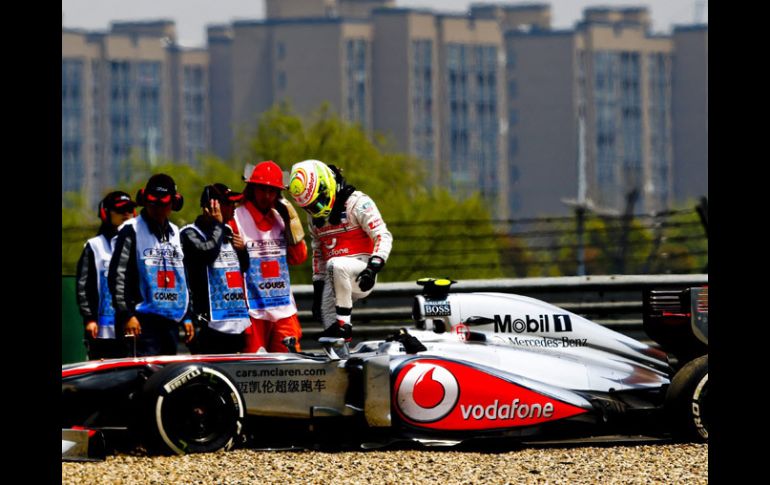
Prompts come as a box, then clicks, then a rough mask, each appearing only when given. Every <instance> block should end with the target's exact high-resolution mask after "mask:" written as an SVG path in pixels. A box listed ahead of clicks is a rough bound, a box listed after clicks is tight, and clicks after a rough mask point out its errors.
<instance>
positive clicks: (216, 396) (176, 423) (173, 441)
mask: <svg viewBox="0 0 770 485" xmlns="http://www.w3.org/2000/svg"><path fill="white" fill-rule="evenodd" d="M244 414H245V406H244V404H243V397H242V396H241V393H240V392H239V391H238V388H237V387H236V386H235V385H234V384H233V382H232V380H231V379H230V378H229V377H228V376H227V374H226V373H225V372H223V371H222V370H221V369H218V368H217V367H215V366H212V365H209V364H189V363H188V364H175V365H170V366H167V367H164V368H163V369H161V370H160V371H158V372H156V373H155V374H153V375H152V376H151V377H150V378H149V379H148V380H147V382H146V383H145V385H144V387H143V389H142V419H141V426H142V430H141V434H142V436H143V442H144V445H145V446H146V447H147V450H148V451H149V452H151V453H160V454H178V455H183V454H186V453H209V452H215V451H219V450H229V449H230V448H232V447H233V445H235V444H236V443H237V442H238V440H239V439H240V436H241V432H242V429H243V420H244Z"/></svg>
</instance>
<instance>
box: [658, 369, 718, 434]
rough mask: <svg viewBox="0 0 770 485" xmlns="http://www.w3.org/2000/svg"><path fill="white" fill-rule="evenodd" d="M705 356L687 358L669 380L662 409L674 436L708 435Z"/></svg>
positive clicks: (707, 372) (707, 391) (707, 374)
mask: <svg viewBox="0 0 770 485" xmlns="http://www.w3.org/2000/svg"><path fill="white" fill-rule="evenodd" d="M708 359H709V356H708V354H706V355H703V356H701V357H698V358H697V359H694V360H692V361H690V362H688V363H687V364H686V365H685V366H684V367H682V368H681V369H679V372H677V373H676V374H675V375H674V378H673V379H672V380H671V386H670V387H669V389H668V392H667V393H666V411H667V414H668V419H669V420H670V424H671V426H672V429H673V431H674V436H675V437H677V438H680V439H685V440H691V441H701V442H705V441H708V437H709V432H708V428H709V411H710V409H709V397H708V394H709V386H708V378H709V360H708Z"/></svg>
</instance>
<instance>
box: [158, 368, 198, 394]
mask: <svg viewBox="0 0 770 485" xmlns="http://www.w3.org/2000/svg"><path fill="white" fill-rule="evenodd" d="M201 374H203V372H202V371H201V370H200V368H198V367H193V368H192V369H190V370H188V371H186V372H183V373H182V374H181V375H179V376H177V377H175V378H174V379H172V380H170V381H169V382H168V383H167V384H166V385H165V386H163V389H164V390H165V391H166V392H167V393H170V392H173V391H174V389H177V388H179V386H181V385H182V384H184V383H185V382H187V381H189V380H191V379H194V378H196V377H198V376H199V375H201Z"/></svg>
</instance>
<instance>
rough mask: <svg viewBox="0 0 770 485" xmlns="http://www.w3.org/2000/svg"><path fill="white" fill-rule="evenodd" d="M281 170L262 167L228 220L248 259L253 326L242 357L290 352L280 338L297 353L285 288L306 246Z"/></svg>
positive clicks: (293, 307)
mask: <svg viewBox="0 0 770 485" xmlns="http://www.w3.org/2000/svg"><path fill="white" fill-rule="evenodd" d="M284 188H285V185H284V183H283V172H282V171H281V167H279V166H278V164H276V163H275V162H273V161H266V162H260V163H258V164H257V166H256V167H254V170H253V171H252V173H251V175H250V176H249V178H248V179H247V180H246V188H245V189H244V191H243V198H244V203H243V205H241V206H240V207H238V208H237V209H236V210H235V215H234V217H233V219H232V220H231V221H229V223H228V224H229V225H230V227H231V228H232V229H233V232H234V233H235V234H240V235H241V236H242V237H243V241H244V244H245V251H246V253H247V258H248V270H247V271H246V272H245V276H246V277H245V280H244V287H245V293H246V303H247V305H248V307H249V316H250V319H251V326H250V327H249V328H247V329H246V331H245V332H244V336H245V346H244V350H243V351H244V352H257V351H259V349H260V348H263V349H265V350H267V351H268V352H288V351H290V350H292V349H289V348H288V347H287V346H286V344H285V343H284V339H286V338H289V337H294V338H295V339H296V340H295V348H294V349H293V350H296V351H299V350H300V346H299V341H300V339H301V338H302V329H301V327H300V323H299V318H298V316H297V304H296V303H295V302H294V295H292V293H291V286H290V284H289V266H288V265H297V264H302V263H303V262H304V261H305V260H306V259H307V245H306V244H305V241H304V237H305V233H304V231H303V229H302V223H301V222H300V221H299V215H298V214H297V211H296V210H295V209H294V207H292V205H291V203H289V202H288V201H287V200H286V199H283V198H282V197H281V190H283V189H284Z"/></svg>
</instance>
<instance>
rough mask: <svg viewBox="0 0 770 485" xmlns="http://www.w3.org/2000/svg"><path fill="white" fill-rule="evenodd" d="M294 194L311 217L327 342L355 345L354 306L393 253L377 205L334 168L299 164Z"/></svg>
mask: <svg viewBox="0 0 770 485" xmlns="http://www.w3.org/2000/svg"><path fill="white" fill-rule="evenodd" d="M289 193H290V194H291V195H292V197H293V198H294V200H295V202H297V204H298V205H299V206H300V207H302V208H303V209H305V210H306V211H307V212H308V214H309V216H310V217H309V224H308V227H309V230H310V236H311V239H312V249H313V318H314V319H316V320H320V321H321V323H322V324H323V326H324V332H323V333H322V336H328V337H342V338H344V339H345V340H346V341H348V342H349V341H350V340H351V339H352V332H353V327H352V324H351V321H350V317H351V313H352V309H353V302H354V301H356V300H360V299H361V298H364V297H366V296H368V295H369V294H370V293H371V292H372V289H373V288H374V283H375V281H376V278H377V273H379V272H380V271H381V270H382V268H383V266H385V262H386V261H387V260H388V255H389V254H390V250H391V248H392V247H393V236H392V235H391V233H390V231H388V228H387V226H386V225H385V221H383V219H382V216H381V215H380V211H379V210H378V209H377V206H376V205H375V203H374V201H373V200H372V199H371V198H370V197H369V196H368V195H366V194H364V193H363V192H361V191H359V190H356V188H355V187H354V186H352V185H350V184H348V183H346V181H345V178H344V177H343V176H342V173H341V171H340V170H339V169H337V167H335V166H334V165H326V164H325V163H323V162H321V161H318V160H305V161H303V162H299V163H296V164H294V166H292V169H291V176H290V179H289Z"/></svg>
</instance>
